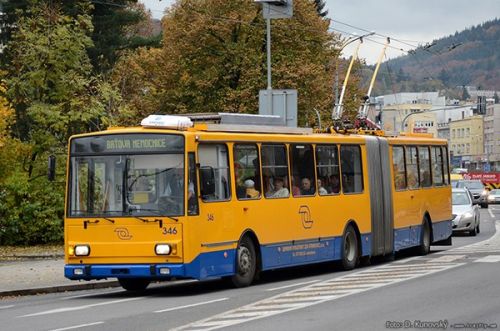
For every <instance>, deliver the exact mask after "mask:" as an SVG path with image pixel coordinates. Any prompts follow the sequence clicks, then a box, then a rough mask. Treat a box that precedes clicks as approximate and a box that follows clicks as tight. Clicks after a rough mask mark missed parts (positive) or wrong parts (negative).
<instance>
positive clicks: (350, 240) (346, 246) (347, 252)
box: [341, 225, 359, 270]
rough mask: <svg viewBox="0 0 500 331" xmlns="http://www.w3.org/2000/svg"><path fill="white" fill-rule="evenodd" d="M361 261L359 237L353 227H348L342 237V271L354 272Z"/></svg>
mask: <svg viewBox="0 0 500 331" xmlns="http://www.w3.org/2000/svg"><path fill="white" fill-rule="evenodd" d="M358 260H359V247H358V235H357V233H356V231H355V230H354V227H353V226H352V225H348V226H347V228H346V229H345V232H344V236H343V237H342V260H341V262H342V269H344V270H352V269H354V268H355V267H356V265H357V264H358Z"/></svg>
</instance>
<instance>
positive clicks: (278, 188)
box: [266, 177, 290, 198]
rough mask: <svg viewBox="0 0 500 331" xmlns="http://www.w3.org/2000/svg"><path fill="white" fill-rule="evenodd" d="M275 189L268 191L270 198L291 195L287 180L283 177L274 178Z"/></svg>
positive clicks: (267, 194) (267, 195)
mask: <svg viewBox="0 0 500 331" xmlns="http://www.w3.org/2000/svg"><path fill="white" fill-rule="evenodd" d="M273 184H274V189H273V190H271V191H269V192H267V193H266V197H268V198H287V197H288V196H289V195H290V192H288V189H287V188H286V187H285V182H284V181H283V178H281V177H275V178H274V180H273Z"/></svg>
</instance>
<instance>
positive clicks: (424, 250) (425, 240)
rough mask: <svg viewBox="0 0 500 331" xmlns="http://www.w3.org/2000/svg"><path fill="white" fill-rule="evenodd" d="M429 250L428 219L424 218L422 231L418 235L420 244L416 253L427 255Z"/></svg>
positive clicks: (429, 232)
mask: <svg viewBox="0 0 500 331" xmlns="http://www.w3.org/2000/svg"><path fill="white" fill-rule="evenodd" d="M430 251H431V227H430V225H429V220H428V219H427V218H425V219H424V223H423V224H422V233H421V236H420V245H419V246H418V249H417V253H418V254H419V255H427V254H429V252H430Z"/></svg>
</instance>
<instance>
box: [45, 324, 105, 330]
mask: <svg viewBox="0 0 500 331" xmlns="http://www.w3.org/2000/svg"><path fill="white" fill-rule="evenodd" d="M99 324H104V322H95V323H88V324H80V325H73V326H68V327H67V328H61V329H53V330H50V331H64V330H74V329H80V328H84V327H87V326H93V325H99Z"/></svg>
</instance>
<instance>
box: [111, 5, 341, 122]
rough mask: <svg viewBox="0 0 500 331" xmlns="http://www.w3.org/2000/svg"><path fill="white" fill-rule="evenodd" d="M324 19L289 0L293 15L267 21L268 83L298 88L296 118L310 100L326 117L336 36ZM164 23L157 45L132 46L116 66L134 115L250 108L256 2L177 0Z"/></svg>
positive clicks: (259, 29)
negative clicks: (157, 47)
mask: <svg viewBox="0 0 500 331" xmlns="http://www.w3.org/2000/svg"><path fill="white" fill-rule="evenodd" d="M328 25H329V23H328V22H327V21H325V20H323V19H322V18H321V17H320V16H318V15H317V12H316V8H315V5H314V3H313V2H311V1H310V0H297V1H295V2H294V17H293V18H291V19H282V20H273V22H272V42H273V44H272V51H273V53H272V67H273V72H272V74H273V88H277V89H281V88H295V89H297V90H298V93H299V119H300V121H299V122H300V123H301V124H305V123H314V121H315V120H314V119H315V117H316V116H315V112H314V109H315V108H316V109H318V110H320V111H321V112H322V113H323V114H324V116H325V118H329V117H330V112H331V108H332V102H333V100H332V92H331V90H332V88H331V87H332V80H333V72H332V71H331V64H332V63H334V59H335V57H336V56H337V53H336V52H335V51H334V46H335V44H336V43H337V42H338V36H337V35H335V34H333V33H331V32H329V30H328V27H329V26H328ZM163 26H164V31H163V36H164V37H163V38H164V40H163V46H162V49H161V51H158V50H148V49H141V50H138V51H136V52H134V53H132V54H129V55H128V57H127V58H125V57H124V58H122V60H121V61H120V62H119V63H118V65H117V67H116V68H115V75H114V77H115V82H116V86H118V87H119V88H120V89H121V90H122V91H123V92H125V94H122V95H123V98H124V99H125V100H126V101H127V102H130V101H134V102H133V103H132V108H131V109H130V111H131V113H130V114H135V116H136V118H135V121H138V120H139V118H141V117H143V116H144V115H146V114H150V113H158V112H162V113H192V112H221V111H225V112H244V113H256V112H257V110H258V93H259V89H265V87H266V60H265V59H266V57H265V56H266V53H265V49H266V48H265V47H266V40H265V24H264V20H263V18H262V13H261V7H260V6H259V5H256V4H255V3H253V1H249V0H234V1H224V0H203V1H199V0H196V1H194V0H179V1H177V2H176V3H175V4H174V5H173V6H172V8H171V9H170V10H169V12H168V13H167V14H166V16H165V17H164V18H163ZM139 54H140V55H139ZM140 86H142V87H143V88H140ZM140 100H146V102H145V103H144V104H141V102H140ZM141 106H142V107H141ZM132 116H134V115H132Z"/></svg>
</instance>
